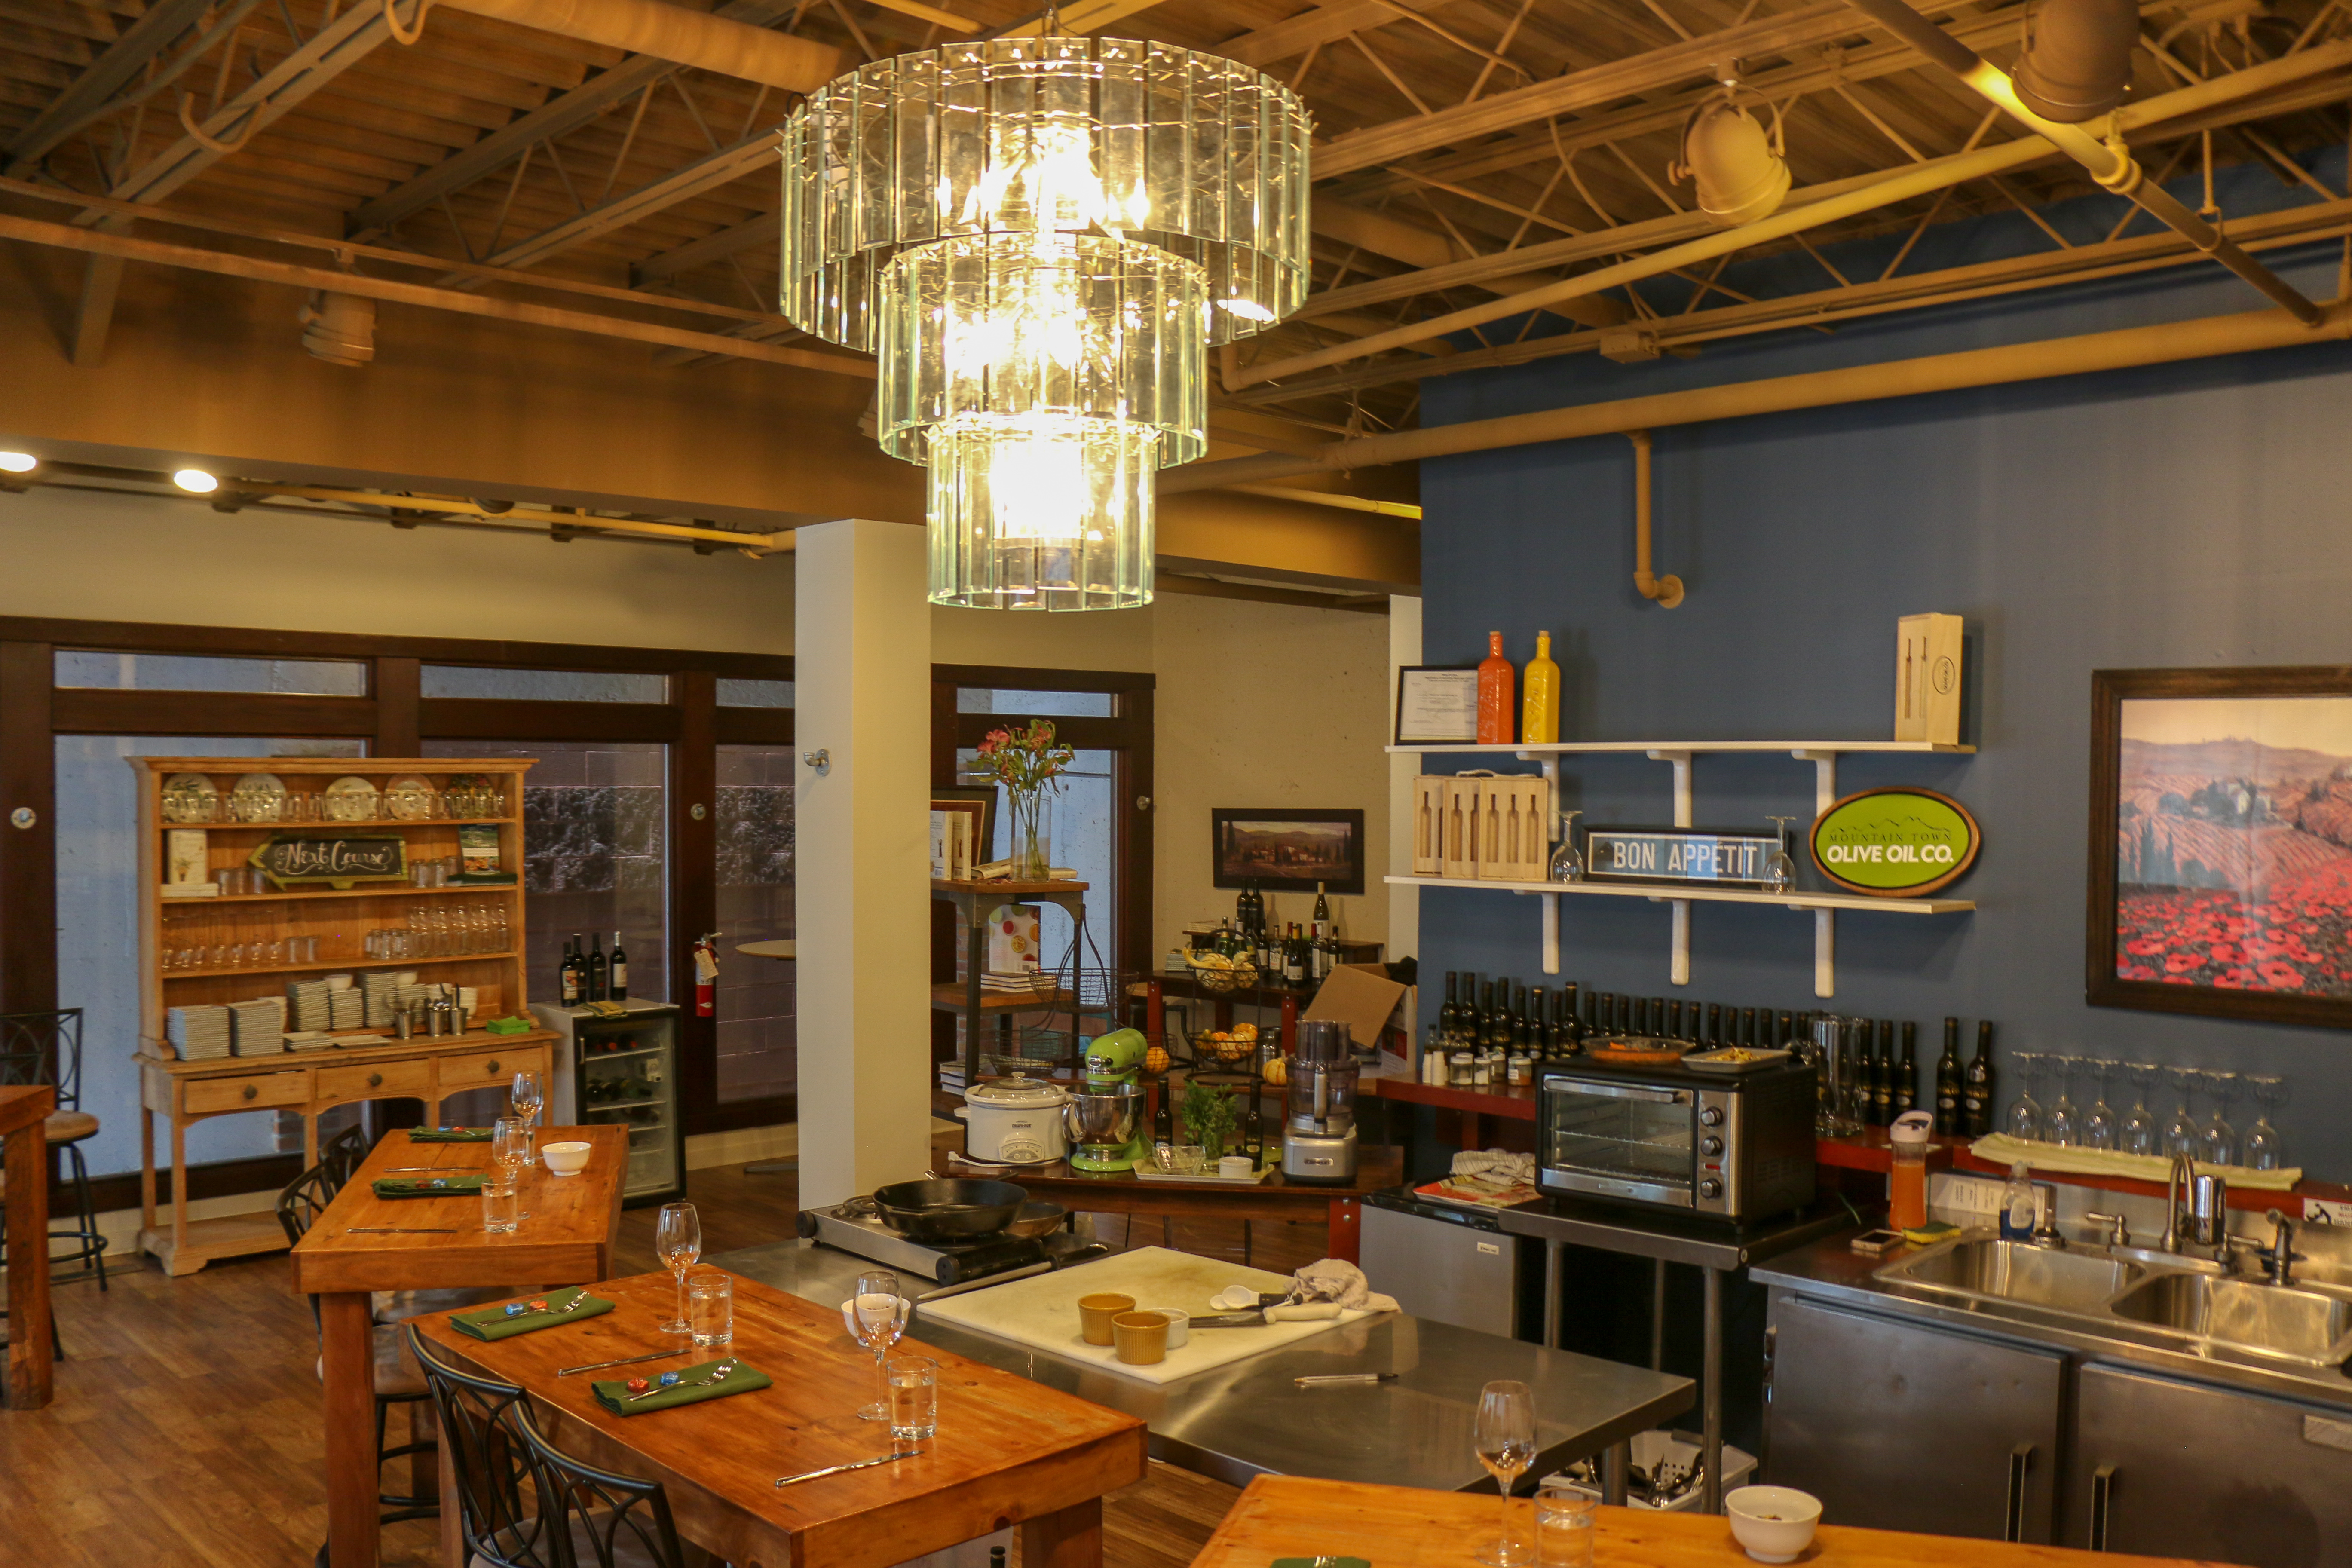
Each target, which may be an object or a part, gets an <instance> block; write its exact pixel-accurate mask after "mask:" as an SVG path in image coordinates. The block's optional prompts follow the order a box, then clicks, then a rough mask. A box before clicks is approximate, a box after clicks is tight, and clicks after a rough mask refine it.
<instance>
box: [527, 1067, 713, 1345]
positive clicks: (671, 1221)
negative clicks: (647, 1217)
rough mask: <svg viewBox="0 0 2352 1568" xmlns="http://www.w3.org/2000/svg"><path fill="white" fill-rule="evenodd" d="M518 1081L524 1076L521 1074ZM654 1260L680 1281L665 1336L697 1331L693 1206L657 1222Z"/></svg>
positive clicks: (696, 1218)
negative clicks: (689, 1296)
mask: <svg viewBox="0 0 2352 1568" xmlns="http://www.w3.org/2000/svg"><path fill="white" fill-rule="evenodd" d="M516 1076H517V1077H520V1076H522V1075H520V1074H517V1075H516ZM654 1256H655V1257H656V1258H660V1259H661V1260H662V1267H663V1268H667V1269H668V1270H669V1272H670V1278H671V1279H675V1280H676V1281H677V1317H676V1318H674V1319H672V1320H671V1321H668V1322H667V1323H664V1324H662V1325H661V1330H660V1331H661V1332H663V1333H665V1334H686V1333H692V1332H693V1331H694V1330H693V1326H692V1325H691V1324H690V1323H688V1321H687V1316H686V1271H687V1270H688V1269H689V1268H693V1267H694V1264H695V1260H696V1259H697V1258H700V1257H701V1256H702V1216H701V1215H699V1214H698V1213H696V1212H695V1207H694V1205H692V1204H664V1205H662V1206H661V1213H660V1215H657V1216H656V1218H655V1220H654Z"/></svg>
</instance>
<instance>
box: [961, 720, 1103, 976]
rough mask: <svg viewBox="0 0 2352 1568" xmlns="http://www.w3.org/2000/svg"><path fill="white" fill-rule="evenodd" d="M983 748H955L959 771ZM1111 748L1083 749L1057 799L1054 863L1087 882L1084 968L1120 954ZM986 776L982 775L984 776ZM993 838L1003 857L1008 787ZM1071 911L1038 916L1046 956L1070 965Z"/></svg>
mask: <svg viewBox="0 0 2352 1568" xmlns="http://www.w3.org/2000/svg"><path fill="white" fill-rule="evenodd" d="M979 754H980V753H979V752H974V751H972V750H971V748H969V747H966V748H964V749H963V750H961V751H959V752H956V772H957V773H958V774H960V775H961V774H962V773H963V772H964V770H965V769H966V768H967V767H968V766H970V765H971V763H972V761H973V760H974V759H975V758H977V757H978V756H979ZM1112 761H1113V758H1112V754H1111V753H1110V752H1108V751H1102V752H1086V751H1082V752H1078V753H1077V755H1076V757H1075V758H1074V759H1073V760H1072V761H1071V763H1070V765H1069V766H1068V767H1066V768H1065V769H1063V770H1062V772H1061V773H1060V774H1058V775H1057V776H1058V777H1059V779H1060V781H1061V784H1062V793H1061V794H1060V795H1057V796H1055V799H1054V803H1053V832H1054V842H1053V863H1054V864H1055V866H1057V867H1066V868H1068V869H1070V870H1073V871H1076V873H1077V874H1078V880H1079V881H1081V882H1084V883H1086V884H1087V941H1088V942H1089V943H1090V944H1091V945H1090V946H1089V947H1088V948H1087V950H1086V951H1085V952H1082V953H1081V954H1080V955H1079V957H1078V960H1077V967H1078V968H1080V969H1101V968H1105V967H1109V966H1116V965H1117V963H1118V929H1117V926H1116V924H1115V921H1116V919H1117V915H1118V888H1117V887H1116V886H1115V885H1114V881H1113V877H1112V870H1111V865H1112V862H1111V840H1112V834H1113V832H1114V831H1115V829H1116V827H1117V825H1118V814H1117V813H1116V812H1115V811H1113V810H1112V807H1111V793H1110V792H1111V784H1112V780H1111V763H1112ZM983 782H984V781H983ZM994 821H995V824H996V826H995V828H994V843H993V844H992V846H991V848H990V852H989V855H990V858H992V859H997V860H1002V859H1003V858H1005V857H1006V856H1007V855H1010V854H1011V853H1012V852H1013V835H1012V816H1011V814H1010V813H1009V812H1007V811H1006V810H1005V809H1004V791H1003V789H1001V788H1000V789H999V790H998V791H997V792H996V811H995V814H994ZM1070 930H1071V928H1070V917H1069V915H1068V914H1067V913H1066V912H1065V911H1064V910H1061V909H1060V908H1059V907H1057V906H1055V905H1053V904H1047V905H1045V907H1044V913H1043V914H1042V915H1040V917H1039V920H1038V931H1037V936H1038V941H1039V942H1041V943H1043V944H1044V953H1045V959H1044V962H1045V963H1051V964H1057V965H1066V964H1067V963H1069V962H1070V960H1069V953H1070Z"/></svg>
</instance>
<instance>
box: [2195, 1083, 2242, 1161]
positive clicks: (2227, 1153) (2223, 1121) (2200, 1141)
mask: <svg viewBox="0 0 2352 1568" xmlns="http://www.w3.org/2000/svg"><path fill="white" fill-rule="evenodd" d="M2205 1087H2206V1089H2208V1090H2209V1091H2210V1093H2211V1094H2212V1096H2213V1115H2212V1117H2211V1119H2210V1121H2207V1122H2206V1123H2205V1125H2204V1126H2203V1127H2202V1128H2201V1129H2200V1130H2199V1131H2198V1134H2197V1157H2198V1158H2199V1159H2200V1160H2202V1161H2204V1162H2205V1163H2207V1164H2209V1165H2234V1164H2236V1163H2238V1130H2237V1129H2236V1128H2234V1127H2232V1126H2231V1125H2230V1118H2229V1114H2228V1113H2229V1110H2230V1101H2231V1100H2235V1099H2236V1098H2237V1097H2238V1075H2237V1074H2236V1073H2233V1072H2209V1073H2207V1074H2206V1075H2205Z"/></svg>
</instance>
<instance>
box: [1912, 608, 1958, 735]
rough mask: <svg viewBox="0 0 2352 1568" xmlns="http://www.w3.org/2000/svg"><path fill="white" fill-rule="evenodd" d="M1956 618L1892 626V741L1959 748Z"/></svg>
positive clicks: (1929, 617) (1927, 618)
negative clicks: (1893, 652) (1925, 742)
mask: <svg viewBox="0 0 2352 1568" xmlns="http://www.w3.org/2000/svg"><path fill="white" fill-rule="evenodd" d="M1966 629H1967V622H1966V621H1964V620H1963V619H1962V618H1961V617H1960V616H1945V615H1926V616H1904V617H1903V618H1902V619H1901V620H1899V621H1897V622H1895V631H1896V637H1895V739H1896V740H1898V741H1927V742H1932V743H1934V744H1936V745H1938V746H1957V745H1958V744H1959V743H1960V678H1961V674H1962V670H1961V648H1962V636H1963V633H1964V632H1965V631H1966Z"/></svg>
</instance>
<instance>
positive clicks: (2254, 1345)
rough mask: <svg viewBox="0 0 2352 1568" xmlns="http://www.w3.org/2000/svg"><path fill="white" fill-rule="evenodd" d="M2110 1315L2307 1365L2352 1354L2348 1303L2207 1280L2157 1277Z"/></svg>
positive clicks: (2351, 1299)
mask: <svg viewBox="0 0 2352 1568" xmlns="http://www.w3.org/2000/svg"><path fill="white" fill-rule="evenodd" d="M2107 1310H2108V1312H2109V1313H2111V1314H2112V1315H2114V1316H2115V1317H2116V1318H2120V1319H2122V1320H2123V1321H2126V1322H2130V1323H2144V1324H2147V1325H2148V1326H2149V1327H2152V1328H2157V1329H2164V1330H2168V1331H2172V1332H2175V1333H2179V1334H2184V1335H2187V1336H2189V1337H2191V1338H2194V1339H2200V1340H2212V1341H2215V1342H2219V1343H2221V1344H2225V1345H2230V1346H2232V1347H2234V1348H2236V1349H2240V1350H2249V1351H2254V1352H2260V1353H2263V1354H2265V1355H2273V1356H2278V1357H2281V1358H2283V1359H2285V1360H2290V1361H2297V1362H2304V1363H2309V1364H2311V1365H2314V1366H2328V1365H2333V1364H2335V1363H2339V1362H2341V1361H2343V1360H2344V1359H2345V1358H2346V1357H2347V1355H2352V1296H2339V1295H2336V1294H2333V1293H2322V1292H2320V1291H2316V1290H2301V1289H2294V1287H2292V1286H2279V1285H2271V1284H2266V1283H2262V1282H2259V1281H2255V1280H2248V1279H2216V1278H2214V1277H2212V1276H2211V1275H2207V1274H2158V1275H2157V1276H2156V1277H2155V1278H2153V1279H2147V1280H2145V1281H2143V1282H2142V1283H2140V1284H2138V1285H2136V1286H2134V1287H2133V1288H2132V1289H2128V1290H2126V1291H2125V1292H2124V1293H2123V1294H2122V1295H2120V1296H2118V1297H2116V1299H2115V1300H2113V1301H2111V1302H2109V1303H2108V1305H2107Z"/></svg>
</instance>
